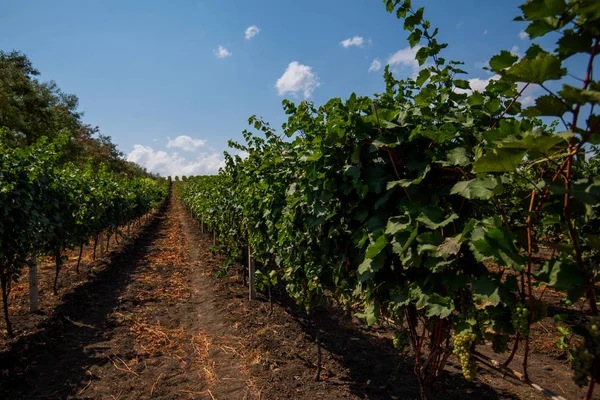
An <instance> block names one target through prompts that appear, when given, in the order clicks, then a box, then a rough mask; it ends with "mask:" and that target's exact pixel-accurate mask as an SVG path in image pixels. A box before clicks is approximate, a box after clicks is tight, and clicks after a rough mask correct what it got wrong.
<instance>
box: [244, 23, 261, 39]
mask: <svg viewBox="0 0 600 400" xmlns="http://www.w3.org/2000/svg"><path fill="white" fill-rule="evenodd" d="M259 32H260V29H259V28H258V26H256V25H250V26H249V27H247V28H246V32H245V34H246V39H248V40H250V39H252V38H253V37H254V36H256V35H258V33H259Z"/></svg>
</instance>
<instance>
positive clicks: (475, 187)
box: [450, 177, 502, 200]
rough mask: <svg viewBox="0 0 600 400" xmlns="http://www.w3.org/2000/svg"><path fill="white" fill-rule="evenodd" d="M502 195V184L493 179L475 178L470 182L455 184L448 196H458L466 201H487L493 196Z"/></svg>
mask: <svg viewBox="0 0 600 400" xmlns="http://www.w3.org/2000/svg"><path fill="white" fill-rule="evenodd" d="M500 193H502V183H501V182H500V180H499V179H496V178H494V177H489V178H479V177H477V178H475V179H472V180H470V181H461V182H457V183H456V184H455V185H454V187H453V188H452V189H451V190H450V194H458V195H461V196H462V197H464V198H466V199H480V200H489V199H491V198H492V197H493V196H494V195H495V194H500Z"/></svg>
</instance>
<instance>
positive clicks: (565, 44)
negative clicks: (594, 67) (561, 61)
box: [556, 29, 593, 58]
mask: <svg viewBox="0 0 600 400" xmlns="http://www.w3.org/2000/svg"><path fill="white" fill-rule="evenodd" d="M592 41H593V37H592V36H591V35H590V34H589V33H588V32H586V31H574V30H573V29H568V30H565V31H564V32H563V35H562V37H561V38H560V39H558V42H556V44H557V45H558V48H557V49H556V51H557V52H558V53H559V54H560V55H561V56H562V57H563V58H567V57H570V56H572V55H573V54H577V53H585V52H589V51H590V49H591V48H592Z"/></svg>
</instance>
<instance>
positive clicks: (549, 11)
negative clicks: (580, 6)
mask: <svg viewBox="0 0 600 400" xmlns="http://www.w3.org/2000/svg"><path fill="white" fill-rule="evenodd" d="M519 8H520V9H521V11H523V15H524V16H525V18H526V19H528V20H536V19H540V18H545V17H554V16H556V15H560V14H562V13H564V12H565V11H567V4H566V3H565V1H564V0H528V1H527V2H525V3H524V4H522V5H521V6H519Z"/></svg>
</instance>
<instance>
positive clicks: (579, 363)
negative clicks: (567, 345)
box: [571, 346, 594, 386]
mask: <svg viewBox="0 0 600 400" xmlns="http://www.w3.org/2000/svg"><path fill="white" fill-rule="evenodd" d="M572 355H573V360H572V361H571V363H572V365H573V380H574V381H575V383H576V384H577V385H578V386H586V385H587V384H588V376H589V375H590V371H591V369H592V366H593V364H594V355H593V354H592V353H591V352H590V351H589V350H588V349H586V348H585V347H584V346H581V347H578V348H576V349H575V350H574V351H573V353H572Z"/></svg>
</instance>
